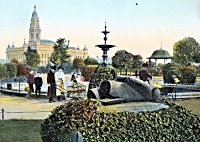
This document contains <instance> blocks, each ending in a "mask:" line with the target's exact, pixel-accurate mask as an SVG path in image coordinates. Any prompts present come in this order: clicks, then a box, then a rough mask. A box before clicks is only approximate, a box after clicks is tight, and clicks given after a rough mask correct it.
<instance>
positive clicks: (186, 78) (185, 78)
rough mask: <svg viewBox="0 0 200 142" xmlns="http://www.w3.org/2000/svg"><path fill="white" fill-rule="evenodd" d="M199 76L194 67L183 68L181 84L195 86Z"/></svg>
mask: <svg viewBox="0 0 200 142" xmlns="http://www.w3.org/2000/svg"><path fill="white" fill-rule="evenodd" d="M196 77H197V74H196V69H195V68H194V67H192V66H187V67H182V68H181V82H182V83H185V84H194V83H195V80H196Z"/></svg>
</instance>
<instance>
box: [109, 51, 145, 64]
mask: <svg viewBox="0 0 200 142" xmlns="http://www.w3.org/2000/svg"><path fill="white" fill-rule="evenodd" d="M141 65H142V56H141V55H133V54H132V53H129V52H127V51H126V50H119V51H117V52H116V53H115V55H114V56H113V57H112V66H113V67H115V68H125V67H127V68H140V67H141Z"/></svg>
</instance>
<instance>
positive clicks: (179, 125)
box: [41, 100, 200, 142]
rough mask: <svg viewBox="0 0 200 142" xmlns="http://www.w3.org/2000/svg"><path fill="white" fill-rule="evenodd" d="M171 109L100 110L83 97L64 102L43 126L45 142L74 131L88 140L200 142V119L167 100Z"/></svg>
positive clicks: (52, 141)
mask: <svg viewBox="0 0 200 142" xmlns="http://www.w3.org/2000/svg"><path fill="white" fill-rule="evenodd" d="M166 103H167V104H168V105H169V108H168V109H160V110H156V111H141V112H138V113H134V112H127V111H122V112H102V111H96V109H97V103H96V102H94V101H92V100H79V101H76V102H70V103H68V104H64V105H61V106H59V107H57V108H56V109H54V110H53V112H52V115H51V116H49V118H47V119H45V121H44V122H43V123H42V125H41V136H42V140H43V142H49V141H51V142H58V141H59V142H60V141H62V138H63V137H64V138H66V137H67V136H68V135H69V134H70V133H71V132H72V131H78V132H80V133H81V134H82V136H83V140H84V141H124V142H129V141H137V142H143V141H179V142H182V141H200V136H199V133H200V120H199V118H198V117H197V116H196V115H194V114H192V113H191V112H190V111H189V110H187V109H184V108H183V107H181V106H178V105H176V104H174V103H172V102H169V101H166Z"/></svg>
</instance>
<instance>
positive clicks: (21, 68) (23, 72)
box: [16, 63, 30, 76]
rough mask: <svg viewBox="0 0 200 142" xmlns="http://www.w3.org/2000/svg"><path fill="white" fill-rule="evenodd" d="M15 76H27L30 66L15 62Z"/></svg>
mask: <svg viewBox="0 0 200 142" xmlns="http://www.w3.org/2000/svg"><path fill="white" fill-rule="evenodd" d="M16 66H17V76H27V75H28V74H29V70H30V67H29V66H28V65H27V64H22V63H17V64H16Z"/></svg>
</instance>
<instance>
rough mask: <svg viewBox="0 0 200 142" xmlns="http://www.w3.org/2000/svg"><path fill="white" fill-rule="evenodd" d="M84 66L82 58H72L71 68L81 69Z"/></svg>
mask: <svg viewBox="0 0 200 142" xmlns="http://www.w3.org/2000/svg"><path fill="white" fill-rule="evenodd" d="M83 66H84V61H83V59H82V58H75V59H74V60H73V69H81V68H82V67H83Z"/></svg>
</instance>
